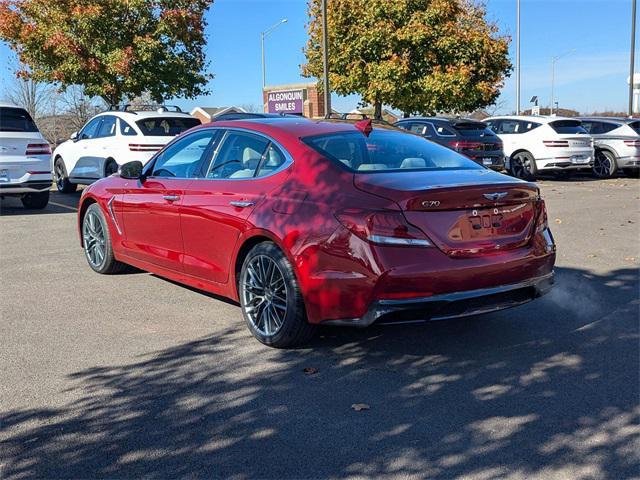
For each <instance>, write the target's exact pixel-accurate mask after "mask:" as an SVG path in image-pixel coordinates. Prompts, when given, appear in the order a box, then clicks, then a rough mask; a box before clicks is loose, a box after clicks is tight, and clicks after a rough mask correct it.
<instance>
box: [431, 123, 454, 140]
mask: <svg viewBox="0 0 640 480" xmlns="http://www.w3.org/2000/svg"><path fill="white" fill-rule="evenodd" d="M435 127H436V132H437V133H438V135H440V136H441V137H455V136H456V132H454V131H453V130H452V129H451V128H449V127H445V126H444V125H436V126H435Z"/></svg>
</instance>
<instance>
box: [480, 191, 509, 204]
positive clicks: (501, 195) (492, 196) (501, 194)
mask: <svg viewBox="0 0 640 480" xmlns="http://www.w3.org/2000/svg"><path fill="white" fill-rule="evenodd" d="M507 195H509V192H495V193H484V194H483V195H482V196H483V197H484V198H486V199H487V200H492V201H494V202H495V201H497V200H500V199H502V198H504V197H506V196H507Z"/></svg>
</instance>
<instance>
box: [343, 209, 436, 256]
mask: <svg viewBox="0 0 640 480" xmlns="http://www.w3.org/2000/svg"><path fill="white" fill-rule="evenodd" d="M336 218H337V219H338V221H339V222H340V223H341V224H342V225H344V226H345V227H346V228H347V229H349V230H350V231H351V232H352V233H354V234H355V235H357V236H358V237H360V238H362V239H363V240H366V241H368V242H371V243H376V244H380V245H395V246H413V247H432V246H433V244H432V243H431V241H430V240H429V239H428V238H427V236H426V235H425V234H424V233H423V232H422V231H421V230H420V229H418V228H416V227H414V226H413V225H411V224H409V223H408V222H407V220H406V219H405V218H404V215H403V214H402V212H394V211H381V210H375V211H372V210H361V209H354V208H348V209H345V210H342V211H340V212H338V213H337V214H336Z"/></svg>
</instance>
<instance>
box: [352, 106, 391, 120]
mask: <svg viewBox="0 0 640 480" xmlns="http://www.w3.org/2000/svg"><path fill="white" fill-rule="evenodd" d="M349 114H350V115H366V116H367V117H369V118H373V116H374V114H375V109H374V108H373V107H363V108H356V109H354V110H351V111H350V112H349ZM382 119H383V120H385V121H387V122H389V123H395V122H397V121H398V120H400V116H399V115H396V114H395V113H394V112H392V111H391V110H389V109H387V108H383V109H382Z"/></svg>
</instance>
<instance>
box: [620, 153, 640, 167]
mask: <svg viewBox="0 0 640 480" xmlns="http://www.w3.org/2000/svg"><path fill="white" fill-rule="evenodd" d="M616 163H617V164H618V167H619V168H640V156H629V157H618V158H617V159H616Z"/></svg>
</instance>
